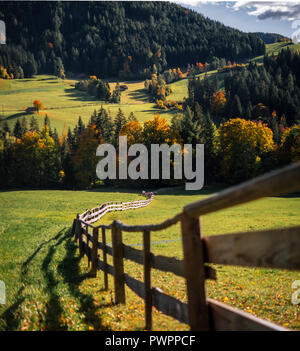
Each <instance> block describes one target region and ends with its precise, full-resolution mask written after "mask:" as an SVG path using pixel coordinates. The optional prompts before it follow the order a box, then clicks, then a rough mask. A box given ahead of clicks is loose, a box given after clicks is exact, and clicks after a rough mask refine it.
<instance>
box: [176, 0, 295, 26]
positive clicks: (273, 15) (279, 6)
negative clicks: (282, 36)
mask: <svg viewBox="0 0 300 351" xmlns="http://www.w3.org/2000/svg"><path fill="white" fill-rule="evenodd" d="M173 2H176V3H180V4H183V5H190V6H201V4H208V3H210V4H213V5H217V4H218V3H219V4H222V3H223V4H225V6H226V7H227V8H231V9H232V10H235V11H239V10H241V9H246V11H247V13H248V15H250V16H256V17H257V18H258V19H259V20H265V19H276V20H289V21H291V20H295V19H300V4H299V0H297V1H296V0H292V1H281V0H277V1H276V0H269V1H268V0H262V1H257V0H256V1H249V0H227V1H226V0H225V1H224V0H223V1H218V0H210V1H208V0H174V1H173Z"/></svg>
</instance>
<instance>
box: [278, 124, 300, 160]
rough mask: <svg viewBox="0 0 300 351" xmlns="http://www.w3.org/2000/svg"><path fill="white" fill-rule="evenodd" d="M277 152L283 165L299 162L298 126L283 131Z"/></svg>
mask: <svg viewBox="0 0 300 351" xmlns="http://www.w3.org/2000/svg"><path fill="white" fill-rule="evenodd" d="M279 151H280V158H281V160H282V161H283V163H285V164H287V163H291V162H297V161H300V125H295V126H293V127H291V128H286V129H285V131H284V132H283V135H282V142H281V145H280V149H279Z"/></svg>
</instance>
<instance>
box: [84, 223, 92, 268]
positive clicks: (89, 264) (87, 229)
mask: <svg viewBox="0 0 300 351" xmlns="http://www.w3.org/2000/svg"><path fill="white" fill-rule="evenodd" d="M85 231H86V234H89V226H88V225H86V226H85ZM86 248H87V254H86V256H87V260H88V267H89V268H90V267H91V257H90V238H89V236H88V235H86Z"/></svg>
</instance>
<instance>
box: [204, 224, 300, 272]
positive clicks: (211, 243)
mask: <svg viewBox="0 0 300 351" xmlns="http://www.w3.org/2000/svg"><path fill="white" fill-rule="evenodd" d="M202 242H203V244H204V251H205V261H206V262H209V263H216V264H229V265H236V266H252V267H253V266H254V267H270V268H283V269H294V270H300V226H297V227H290V228H279V229H270V230H262V231H255V232H246V233H237V234H226V235H216V236H209V237H203V238H202Z"/></svg>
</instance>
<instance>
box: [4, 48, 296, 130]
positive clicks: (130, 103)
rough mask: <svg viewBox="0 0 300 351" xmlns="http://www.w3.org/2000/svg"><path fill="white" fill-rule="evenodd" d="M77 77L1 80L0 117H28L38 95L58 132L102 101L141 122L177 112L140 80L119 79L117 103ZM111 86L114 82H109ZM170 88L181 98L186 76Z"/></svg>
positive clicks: (113, 111) (271, 51)
mask: <svg viewBox="0 0 300 351" xmlns="http://www.w3.org/2000/svg"><path fill="white" fill-rule="evenodd" d="M287 47H289V48H290V49H292V50H299V49H300V44H297V45H294V44H291V43H274V44H267V45H266V48H267V53H268V54H269V55H271V54H277V53H278V52H279V51H280V50H284V49H286V48H287ZM252 60H255V61H256V62H262V60H263V56H259V57H256V58H254V59H252ZM205 74H207V75H208V76H212V77H213V76H214V75H215V74H218V73H217V71H216V70H214V71H209V72H206V73H202V74H199V75H198V77H204V75H205ZM223 76H224V74H218V78H219V82H220V85H219V88H223ZM75 82H76V80H72V79H66V80H61V79H59V78H57V77H54V76H48V75H38V76H36V77H34V78H31V79H15V80H9V81H8V80H0V120H2V121H3V120H7V121H8V123H9V125H11V126H13V125H14V124H15V122H16V119H17V118H23V117H24V116H25V117H27V118H28V120H29V119H30V116H31V114H30V115H27V114H26V112H25V109H26V108H27V107H30V106H32V101H33V100H35V99H38V100H40V101H42V103H43V104H44V107H45V109H44V110H43V111H41V112H40V113H39V114H36V117H37V118H38V119H39V121H40V123H42V121H43V118H44V116H45V114H46V113H47V115H48V116H49V117H50V119H51V123H52V126H53V127H56V128H57V130H58V132H59V133H61V132H62V131H63V129H64V128H67V127H69V126H70V127H73V126H74V125H75V124H76V123H77V120H78V116H81V117H82V119H83V121H84V122H85V123H87V122H88V120H89V118H90V116H91V114H92V113H93V111H94V110H95V109H96V110H98V109H99V108H100V107H101V105H103V106H104V107H105V108H106V109H107V110H109V111H110V112H111V115H112V117H114V116H115V115H116V113H117V111H118V109H119V108H121V109H122V110H123V112H124V113H125V115H127V116H128V115H129V113H130V112H134V114H135V116H136V117H137V118H138V120H139V121H140V122H145V121H146V120H149V119H152V118H153V116H154V114H155V113H159V114H160V115H162V116H163V117H164V118H166V119H167V120H168V121H170V120H171V118H172V116H173V115H174V114H175V113H176V112H174V111H165V110H160V109H157V108H155V104H154V103H152V102H149V101H150V96H149V95H148V94H147V92H146V91H145V90H144V82H143V81H129V82H120V83H121V84H126V85H127V86H128V90H126V91H124V92H122V96H121V103H120V104H108V103H105V102H101V101H99V100H97V99H96V98H94V97H92V96H89V95H88V94H86V93H85V92H80V91H78V90H75V89H74V84H75ZM110 84H111V87H112V89H113V88H114V85H115V84H116V83H115V82H113V81H112V82H111V83H110ZM169 86H170V87H171V88H172V90H173V92H172V94H170V95H169V96H168V97H167V99H168V100H179V101H182V100H183V99H184V98H185V97H187V96H188V79H182V80H179V81H177V82H175V83H172V84H169Z"/></svg>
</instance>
